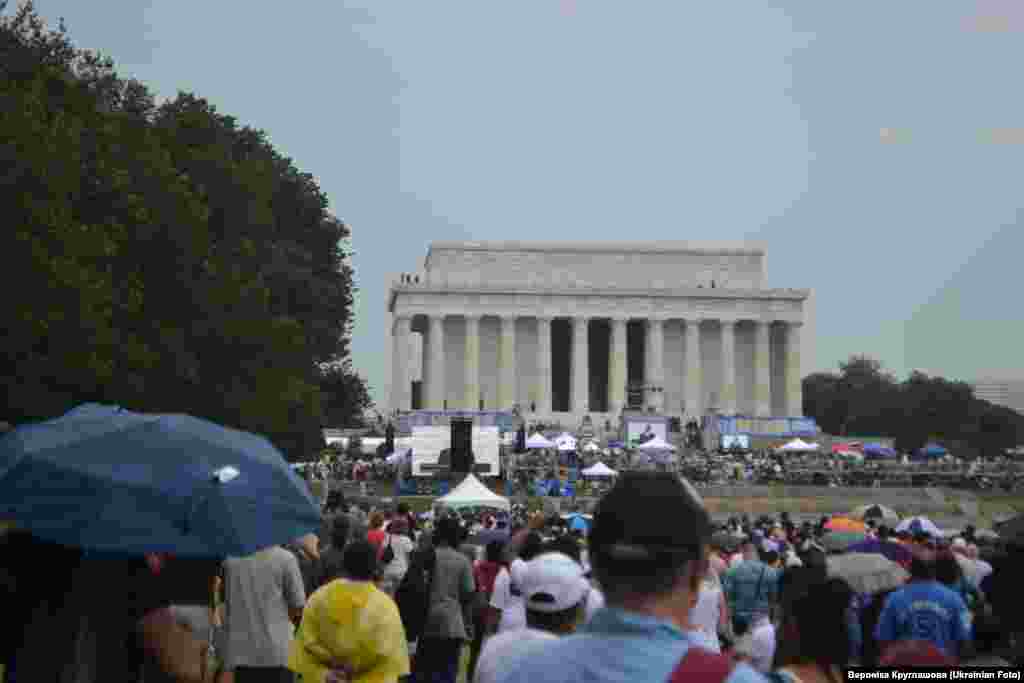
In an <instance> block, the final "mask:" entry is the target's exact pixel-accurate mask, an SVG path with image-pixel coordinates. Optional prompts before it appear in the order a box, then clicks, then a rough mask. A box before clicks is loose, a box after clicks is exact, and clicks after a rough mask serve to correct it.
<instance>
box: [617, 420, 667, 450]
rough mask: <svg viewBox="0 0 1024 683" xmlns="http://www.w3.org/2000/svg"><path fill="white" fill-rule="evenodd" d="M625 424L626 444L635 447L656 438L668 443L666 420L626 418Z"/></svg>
mask: <svg viewBox="0 0 1024 683" xmlns="http://www.w3.org/2000/svg"><path fill="white" fill-rule="evenodd" d="M623 419H624V420H625V422H626V443H628V444H630V445H637V444H639V443H644V442H647V441H650V440H651V439H653V438H655V437H657V438H660V439H661V440H663V441H668V418H667V417H655V416H654V415H648V416H639V415H638V416H635V417H634V416H628V417H625V418H623Z"/></svg>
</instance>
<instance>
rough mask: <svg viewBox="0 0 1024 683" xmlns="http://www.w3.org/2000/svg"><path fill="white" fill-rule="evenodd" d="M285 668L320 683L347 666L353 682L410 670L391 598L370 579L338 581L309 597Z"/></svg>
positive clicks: (373, 681)
mask: <svg viewBox="0 0 1024 683" xmlns="http://www.w3.org/2000/svg"><path fill="white" fill-rule="evenodd" d="M288 668H289V669H291V670H292V671H294V672H295V673H296V674H298V675H299V682H300V683H323V682H324V679H325V677H326V676H327V673H328V671H329V670H330V669H341V668H347V669H348V670H349V671H351V672H352V673H351V679H350V680H351V681H352V683H393V682H395V681H397V680H398V678H399V677H400V676H405V675H408V674H409V673H410V671H409V648H408V645H407V643H406V641H405V628H404V627H403V626H402V618H401V616H400V615H399V613H398V607H397V606H396V605H395V603H394V601H393V600H392V599H391V598H390V597H389V596H388V595H387V594H386V593H384V592H383V591H381V590H380V589H378V588H377V587H376V586H375V585H373V584H372V583H366V582H357V581H348V580H346V579H336V580H334V581H331V582H330V583H328V584H327V585H325V586H323V587H321V588H320V589H319V590H317V591H316V592H315V593H313V595H312V596H311V597H310V598H309V602H308V603H306V609H305V611H304V612H303V613H302V623H301V624H300V625H299V629H298V631H297V632H296V633H295V639H294V640H293V641H292V646H291V651H290V653H289V656H288Z"/></svg>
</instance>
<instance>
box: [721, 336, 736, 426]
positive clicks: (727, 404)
mask: <svg viewBox="0 0 1024 683" xmlns="http://www.w3.org/2000/svg"><path fill="white" fill-rule="evenodd" d="M721 325H722V389H721V392H720V394H719V399H718V408H719V411H720V412H721V413H722V414H723V415H735V414H736V321H734V320H722V321H721Z"/></svg>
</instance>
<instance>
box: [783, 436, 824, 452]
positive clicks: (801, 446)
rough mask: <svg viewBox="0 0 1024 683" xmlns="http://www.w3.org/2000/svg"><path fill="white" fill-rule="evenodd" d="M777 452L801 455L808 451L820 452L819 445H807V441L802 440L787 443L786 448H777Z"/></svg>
mask: <svg viewBox="0 0 1024 683" xmlns="http://www.w3.org/2000/svg"><path fill="white" fill-rule="evenodd" d="M775 450H777V451H782V452H783V453H800V452H803V453H806V452H808V451H816V450H818V444H816V443H807V442H806V441H803V440H801V439H793V440H792V441H790V442H789V443H787V444H786V445H785V446H780V447H779V448H777V449H775Z"/></svg>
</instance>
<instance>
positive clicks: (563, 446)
mask: <svg viewBox="0 0 1024 683" xmlns="http://www.w3.org/2000/svg"><path fill="white" fill-rule="evenodd" d="M558 450H559V451H561V452H562V453H569V452H571V451H575V450H576V442H575V441H560V442H559V443H558Z"/></svg>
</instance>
